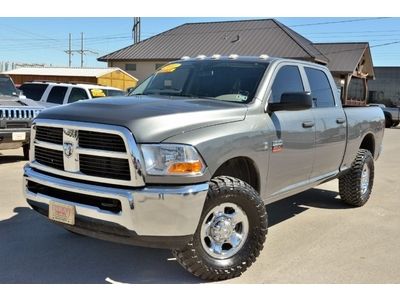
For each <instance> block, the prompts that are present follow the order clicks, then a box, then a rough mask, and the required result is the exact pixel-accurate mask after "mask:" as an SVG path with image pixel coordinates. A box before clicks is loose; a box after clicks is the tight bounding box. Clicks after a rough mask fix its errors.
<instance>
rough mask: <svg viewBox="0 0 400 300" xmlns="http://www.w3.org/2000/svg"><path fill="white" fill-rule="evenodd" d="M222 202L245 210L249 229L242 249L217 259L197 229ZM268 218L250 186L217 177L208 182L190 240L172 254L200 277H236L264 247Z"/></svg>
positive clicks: (260, 201) (231, 179)
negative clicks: (224, 257) (202, 241)
mask: <svg viewBox="0 0 400 300" xmlns="http://www.w3.org/2000/svg"><path fill="white" fill-rule="evenodd" d="M222 203H234V204H236V205H237V206H239V207H240V208H241V209H242V210H243V211H244V212H245V213H246V215H247V218H248V221H249V232H248V235H247V238H246V240H245V241H244V244H243V246H242V248H241V249H240V250H239V251H238V252H237V253H236V254H235V255H233V256H231V257H230V258H226V259H217V258H214V257H211V256H210V255H209V254H208V253H207V252H206V251H205V250H204V248H203V246H202V244H201V239H200V229H201V224H202V222H203V221H204V219H205V218H206V216H207V214H208V212H210V211H211V210H212V209H213V208H214V207H216V206H218V205H220V204H222ZM267 220H268V218H267V213H266V210H265V205H264V202H263V201H262V199H261V198H260V196H259V194H258V193H257V192H256V191H255V190H254V189H253V188H252V187H251V186H250V185H248V184H247V183H245V182H243V181H241V180H239V179H236V178H233V177H228V176H219V177H216V178H214V179H212V180H211V181H210V187H209V190H208V194H207V198H206V201H205V204H204V208H203V212H202V215H201V217H200V221H199V225H198V227H197V230H196V233H195V234H194V236H193V239H192V240H191V241H190V242H189V243H188V244H187V245H186V246H185V247H184V248H182V249H175V250H173V251H172V253H173V255H174V256H175V258H176V259H177V261H178V262H179V263H180V264H181V265H182V266H183V267H184V268H185V269H186V270H187V271H189V272H190V273H192V274H193V275H195V276H197V277H199V278H201V279H203V280H209V281H218V280H225V279H230V278H234V277H238V276H240V275H241V274H242V273H243V272H244V271H246V269H247V268H248V267H250V266H251V264H252V263H253V262H255V261H256V258H257V257H258V255H259V254H260V251H261V250H262V249H263V244H264V242H265V239H266V234H267V231H268V229H267V228H268V221H267Z"/></svg>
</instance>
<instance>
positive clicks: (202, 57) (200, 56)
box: [196, 54, 207, 59]
mask: <svg viewBox="0 0 400 300" xmlns="http://www.w3.org/2000/svg"><path fill="white" fill-rule="evenodd" d="M206 57H207V56H205V55H203V54H200V55H197V56H196V58H197V59H205V58H206Z"/></svg>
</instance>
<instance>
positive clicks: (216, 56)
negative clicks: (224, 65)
mask: <svg viewBox="0 0 400 300" xmlns="http://www.w3.org/2000/svg"><path fill="white" fill-rule="evenodd" d="M220 58H221V54H214V55H213V56H211V59H220Z"/></svg>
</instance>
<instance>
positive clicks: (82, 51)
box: [81, 32, 85, 68]
mask: <svg viewBox="0 0 400 300" xmlns="http://www.w3.org/2000/svg"><path fill="white" fill-rule="evenodd" d="M83 49H84V48H83V32H81V68H83V55H84V54H85V52H84V50H83Z"/></svg>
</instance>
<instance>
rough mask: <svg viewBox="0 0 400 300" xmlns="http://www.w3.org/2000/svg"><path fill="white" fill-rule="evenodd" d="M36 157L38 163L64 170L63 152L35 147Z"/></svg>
mask: <svg viewBox="0 0 400 300" xmlns="http://www.w3.org/2000/svg"><path fill="white" fill-rule="evenodd" d="M35 159H36V161H37V162H38V163H40V164H42V165H45V166H49V167H52V168H55V169H58V170H64V158H63V152H62V151H57V150H53V149H48V148H43V147H38V146H36V147H35Z"/></svg>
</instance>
